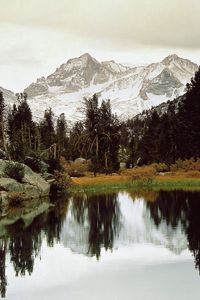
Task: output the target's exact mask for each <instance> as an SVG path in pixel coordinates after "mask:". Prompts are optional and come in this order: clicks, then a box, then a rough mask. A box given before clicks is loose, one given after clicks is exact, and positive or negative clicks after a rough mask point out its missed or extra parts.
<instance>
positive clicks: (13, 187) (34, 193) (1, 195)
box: [0, 159, 50, 207]
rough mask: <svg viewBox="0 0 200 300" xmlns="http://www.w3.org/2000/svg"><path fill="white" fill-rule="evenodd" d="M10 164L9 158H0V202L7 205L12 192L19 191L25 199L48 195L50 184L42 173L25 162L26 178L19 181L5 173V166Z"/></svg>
mask: <svg viewBox="0 0 200 300" xmlns="http://www.w3.org/2000/svg"><path fill="white" fill-rule="evenodd" d="M8 164H9V161H8V160H2V159H0V203H1V206H3V207H5V206H7V205H8V198H9V195H10V193H19V194H20V195H21V196H22V197H23V199H25V200H28V199H36V198H42V197H48V196H49V192H50V184H49V183H48V182H47V181H46V180H45V179H44V178H43V177H42V176H41V175H40V174H37V173H35V172H33V171H32V170H31V168H29V167H28V166H26V165H24V164H23V167H24V178H23V180H22V182H18V181H16V180H15V179H13V178H9V177H8V176H7V175H6V173H5V168H6V166H7V165H8Z"/></svg>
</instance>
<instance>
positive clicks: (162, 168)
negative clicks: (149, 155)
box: [150, 163, 170, 173]
mask: <svg viewBox="0 0 200 300" xmlns="http://www.w3.org/2000/svg"><path fill="white" fill-rule="evenodd" d="M150 166H152V167H153V168H154V169H155V170H156V172H157V173H160V172H168V171H169V170H170V168H169V166H168V165H166V164H165V163H154V164H152V165H150Z"/></svg>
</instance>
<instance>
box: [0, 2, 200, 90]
mask: <svg viewBox="0 0 200 300" xmlns="http://www.w3.org/2000/svg"><path fill="white" fill-rule="evenodd" d="M0 5H1V6H0V7H1V10H0V42H1V47H0V70H1V72H0V86H2V87H4V88H8V89H11V90H13V91H15V92H19V91H22V90H23V89H24V88H25V87H27V85H29V84H30V83H31V82H32V81H35V80H36V78H38V77H41V76H43V75H44V76H47V75H49V74H50V73H52V72H53V71H54V70H55V69H56V68H57V67H59V65H60V64H62V63H64V62H66V61H67V60H68V59H69V58H73V57H76V56H80V55H81V54H83V53H85V52H89V53H90V54H91V55H92V56H94V57H95V58H96V59H97V60H100V61H102V60H111V59H114V60H115V61H117V62H121V63H130V64H133V65H135V64H137V65H138V64H146V63H151V62H157V61H160V60H162V59H163V58H164V57H165V56H167V55H169V54H173V53H176V54H178V55H180V56H182V57H185V58H188V59H190V60H192V61H194V62H196V63H198V64H200V30H199V28H200V17H199V13H200V1H199V0H0Z"/></svg>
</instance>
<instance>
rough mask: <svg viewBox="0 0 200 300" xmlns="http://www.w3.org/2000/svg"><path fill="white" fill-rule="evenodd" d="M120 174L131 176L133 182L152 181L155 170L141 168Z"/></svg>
mask: <svg viewBox="0 0 200 300" xmlns="http://www.w3.org/2000/svg"><path fill="white" fill-rule="evenodd" d="M122 174H125V175H129V176H131V178H132V179H133V180H143V181H144V180H145V181H152V180H153V179H154V177H155V175H156V170H155V168H154V167H152V166H143V167H137V168H133V169H129V170H126V171H125V172H123V173H122Z"/></svg>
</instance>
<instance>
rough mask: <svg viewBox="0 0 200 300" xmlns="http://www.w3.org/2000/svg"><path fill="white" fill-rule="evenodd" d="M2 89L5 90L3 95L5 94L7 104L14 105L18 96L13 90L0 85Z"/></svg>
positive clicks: (0, 89)
mask: <svg viewBox="0 0 200 300" xmlns="http://www.w3.org/2000/svg"><path fill="white" fill-rule="evenodd" d="M0 91H1V92H3V96H4V99H5V103H6V104H10V105H12V104H14V103H16V96H15V94H14V93H13V92H12V91H10V90H6V89H4V88H3V87H1V86H0Z"/></svg>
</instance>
